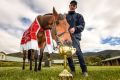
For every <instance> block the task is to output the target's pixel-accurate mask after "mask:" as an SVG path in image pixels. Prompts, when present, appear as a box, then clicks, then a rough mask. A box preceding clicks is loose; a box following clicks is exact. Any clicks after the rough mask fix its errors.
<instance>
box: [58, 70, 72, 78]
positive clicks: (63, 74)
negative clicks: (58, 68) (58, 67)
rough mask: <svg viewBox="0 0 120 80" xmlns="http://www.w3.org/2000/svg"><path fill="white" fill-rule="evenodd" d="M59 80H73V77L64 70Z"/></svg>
mask: <svg viewBox="0 0 120 80" xmlns="http://www.w3.org/2000/svg"><path fill="white" fill-rule="evenodd" d="M59 80H73V75H72V74H71V73H70V72H68V71H67V69H64V70H63V71H62V72H61V73H60V74H59Z"/></svg>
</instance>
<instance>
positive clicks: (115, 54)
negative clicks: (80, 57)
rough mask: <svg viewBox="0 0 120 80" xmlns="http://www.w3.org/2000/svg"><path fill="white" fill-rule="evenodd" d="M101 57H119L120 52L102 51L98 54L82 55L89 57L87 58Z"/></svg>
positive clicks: (88, 53)
mask: <svg viewBox="0 0 120 80" xmlns="http://www.w3.org/2000/svg"><path fill="white" fill-rule="evenodd" d="M99 55H101V56H103V57H106V58H107V57H108V58H109V57H115V56H120V50H104V51H100V52H87V53H84V56H86V57H89V56H99Z"/></svg>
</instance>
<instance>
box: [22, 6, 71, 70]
mask: <svg viewBox="0 0 120 80" xmlns="http://www.w3.org/2000/svg"><path fill="white" fill-rule="evenodd" d="M36 20H37V22H38V25H40V26H41V29H40V30H38V31H37V34H36V33H35V34H36V35H35V34H34V37H33V39H36V41H37V43H38V46H39V48H40V55H38V53H39V51H38V49H35V48H29V49H22V50H23V66H22V69H23V70H24V69H25V60H26V55H28V60H29V62H30V70H32V61H33V60H34V62H35V67H34V71H37V70H41V62H42V58H43V53H44V49H45V46H46V41H47V40H50V39H49V37H50V36H49V37H48V38H47V39H46V36H48V35H47V34H45V32H44V31H46V32H49V31H50V33H51V37H52V39H54V40H55V41H56V42H57V43H58V45H59V44H64V43H66V42H71V36H70V33H69V31H68V29H69V24H68V23H67V20H66V18H65V16H64V15H62V14H58V13H57V11H56V10H55V8H53V13H49V14H45V15H38V16H37V18H36ZM32 25H34V24H32ZM34 26H36V25H34ZM40 26H38V28H39V27H40ZM29 29H30V28H29ZM29 29H28V30H29ZM30 30H31V29H30ZM34 30H37V29H34ZM27 33H29V32H26V34H27ZM29 34H32V33H29ZM23 35H25V34H23ZM23 38H26V36H25V37H23ZM23 40H24V39H23ZM28 40H29V39H28ZM23 42H25V41H23ZM49 43H50V42H49V41H48V44H49ZM33 46H34V45H33ZM36 46H37V45H36ZM38 57H39V64H38V68H37V60H38ZM48 57H50V54H49V56H48Z"/></svg>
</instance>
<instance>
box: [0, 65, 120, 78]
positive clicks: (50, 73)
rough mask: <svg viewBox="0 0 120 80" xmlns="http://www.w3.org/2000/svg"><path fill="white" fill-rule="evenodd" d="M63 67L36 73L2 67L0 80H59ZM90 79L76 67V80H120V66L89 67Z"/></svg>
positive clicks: (45, 69)
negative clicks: (83, 75)
mask: <svg viewBox="0 0 120 80" xmlns="http://www.w3.org/2000/svg"><path fill="white" fill-rule="evenodd" d="M62 69H63V66H52V67H51V68H45V67H43V68H42V71H38V72H34V71H29V70H28V68H27V69H26V70H24V71H23V70H21V67H0V80H58V74H59V73H60V72H61V71H62ZM88 71H89V77H87V78H84V77H82V75H81V70H80V68H79V66H76V74H75V76H74V80H120V66H107V67H105V66H89V67H88Z"/></svg>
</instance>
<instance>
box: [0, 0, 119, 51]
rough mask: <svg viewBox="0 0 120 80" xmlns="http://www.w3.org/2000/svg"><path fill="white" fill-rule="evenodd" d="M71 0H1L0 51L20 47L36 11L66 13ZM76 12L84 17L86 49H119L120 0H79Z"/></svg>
mask: <svg viewBox="0 0 120 80" xmlns="http://www.w3.org/2000/svg"><path fill="white" fill-rule="evenodd" d="M70 1H71V0H1V2H0V37H1V38H0V52H1V51H4V52H6V53H13V52H19V51H20V40H21V37H22V34H23V32H24V31H25V30H26V29H27V28H28V27H29V26H30V25H31V23H32V22H33V21H34V19H35V18H36V16H37V15H42V14H45V13H50V12H52V9H53V6H54V7H55V8H56V10H57V12H58V13H62V14H64V13H67V12H68V10H69V7H68V6H69V2H70ZM76 1H77V2H78V6H77V10H76V12H78V13H80V14H82V15H83V16H84V19H85V23H86V24H85V29H84V31H83V32H82V40H81V41H80V44H81V49H82V51H83V52H97V51H102V50H120V0H114V1H113V0H90V1H89V2H88V0H76Z"/></svg>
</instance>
